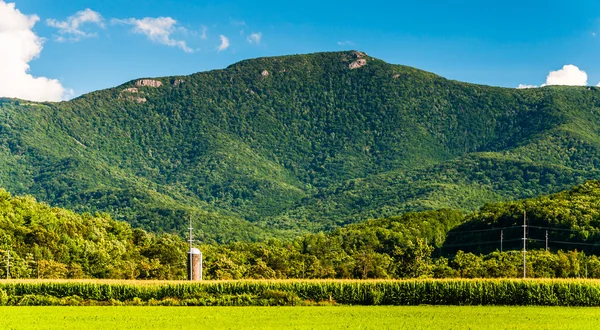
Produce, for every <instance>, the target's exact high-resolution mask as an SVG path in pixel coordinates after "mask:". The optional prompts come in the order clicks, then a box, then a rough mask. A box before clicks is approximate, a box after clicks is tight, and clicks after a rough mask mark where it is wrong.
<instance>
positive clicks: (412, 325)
mask: <svg viewBox="0 0 600 330" xmlns="http://www.w3.org/2000/svg"><path fill="white" fill-rule="evenodd" d="M0 315H2V317H1V318H0V328H2V329H32V328H35V329H42V328H43V329H65V328H70V329H71V328H72V329H75V328H76V329H135V328H139V329H528V330H534V329H567V328H568V329H597V326H598V323H599V322H600V309H598V308H566V307H457V306H415V307H364V306H362V307H342V306H322V307H1V308H0Z"/></svg>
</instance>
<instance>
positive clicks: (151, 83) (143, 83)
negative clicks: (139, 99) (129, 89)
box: [135, 79, 162, 88]
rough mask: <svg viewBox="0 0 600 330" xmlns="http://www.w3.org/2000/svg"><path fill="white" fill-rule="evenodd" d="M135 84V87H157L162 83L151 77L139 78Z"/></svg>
mask: <svg viewBox="0 0 600 330" xmlns="http://www.w3.org/2000/svg"><path fill="white" fill-rule="evenodd" d="M135 85H136V86H137V87H154V88H158V87H160V86H162V83H161V82H160V81H158V80H153V79H140V80H138V81H136V82H135Z"/></svg>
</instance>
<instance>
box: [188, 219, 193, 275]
mask: <svg viewBox="0 0 600 330" xmlns="http://www.w3.org/2000/svg"><path fill="white" fill-rule="evenodd" d="M189 218H190V227H189V228H188V229H189V230H190V250H189V253H188V255H189V256H190V267H189V268H190V269H189V274H188V275H189V276H188V278H189V279H190V280H191V279H192V278H193V277H192V274H193V271H194V270H193V269H194V267H193V263H192V261H193V259H192V244H193V243H194V236H193V235H194V233H193V230H194V227H192V216H191V215H190V217H189Z"/></svg>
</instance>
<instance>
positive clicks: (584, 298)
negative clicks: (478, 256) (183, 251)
mask: <svg viewBox="0 0 600 330" xmlns="http://www.w3.org/2000/svg"><path fill="white" fill-rule="evenodd" d="M0 305H8V306H50V305H57V306H131V305H134V306H313V305H387V306H392V305H394V306H417V305H471V306H479V305H482V306H483V305H486V306H487V305H494V306H571V307H600V281H597V280H577V279H571V280H539V279H529V280H515V279H475V280H467V279H451V280H433V279H424V280H393V281H392V280H390V281H383V280H365V281H359V280H352V281H350V280H317V281H310V280H287V281H285V280H284V281H268V280H264V281H260V280H255V281H206V282H201V283H190V282H160V281H153V282H143V281H82V280H80V281H65V280H62V281H48V280H41V281H36V280H25V281H0Z"/></svg>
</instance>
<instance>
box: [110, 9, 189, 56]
mask: <svg viewBox="0 0 600 330" xmlns="http://www.w3.org/2000/svg"><path fill="white" fill-rule="evenodd" d="M112 22H113V23H121V24H128V25H132V26H133V32H135V33H139V34H144V35H146V36H147V37H148V39H150V40H151V41H154V42H157V43H159V44H163V45H167V46H170V47H179V48H181V49H182V50H183V51H184V52H186V53H192V52H193V51H194V50H193V49H191V48H189V47H188V46H187V44H186V42H185V41H184V40H177V39H173V38H172V36H171V35H172V34H173V33H175V32H176V31H177V30H180V31H185V29H184V28H183V27H177V21H176V20H174V19H173V18H171V17H145V18H142V19H137V18H128V19H125V20H120V19H113V20H112Z"/></svg>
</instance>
